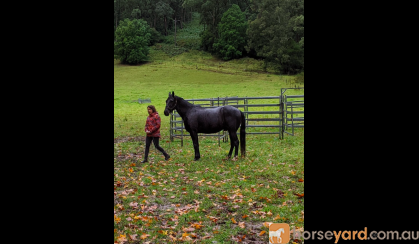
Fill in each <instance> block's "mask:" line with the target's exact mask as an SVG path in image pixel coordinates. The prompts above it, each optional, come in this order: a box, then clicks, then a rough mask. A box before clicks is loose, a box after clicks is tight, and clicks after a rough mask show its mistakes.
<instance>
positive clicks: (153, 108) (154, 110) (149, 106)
mask: <svg viewBox="0 0 419 244" xmlns="http://www.w3.org/2000/svg"><path fill="white" fill-rule="evenodd" d="M147 108H151V110H152V111H153V113H155V112H156V107H154V106H153V105H148V106H147Z"/></svg>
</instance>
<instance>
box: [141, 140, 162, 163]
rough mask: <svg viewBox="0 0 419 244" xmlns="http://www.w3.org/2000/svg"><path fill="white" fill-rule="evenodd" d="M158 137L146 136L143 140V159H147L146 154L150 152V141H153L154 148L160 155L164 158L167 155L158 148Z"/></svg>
mask: <svg viewBox="0 0 419 244" xmlns="http://www.w3.org/2000/svg"><path fill="white" fill-rule="evenodd" d="M159 139H160V138H159V137H149V136H147V137H146V139H145V155H144V158H145V159H147V158H148V152H149V150H150V144H151V141H153V143H154V146H155V147H156V148H157V150H159V151H160V152H161V153H163V155H164V156H166V155H167V153H166V152H165V151H164V150H163V148H162V147H160V146H159Z"/></svg>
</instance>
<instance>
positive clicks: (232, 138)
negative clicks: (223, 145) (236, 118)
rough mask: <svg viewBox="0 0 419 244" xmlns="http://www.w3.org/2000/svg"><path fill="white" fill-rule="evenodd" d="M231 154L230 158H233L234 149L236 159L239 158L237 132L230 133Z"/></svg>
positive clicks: (229, 154)
mask: <svg viewBox="0 0 419 244" xmlns="http://www.w3.org/2000/svg"><path fill="white" fill-rule="evenodd" d="M229 134H230V152H229V153H228V157H229V158H230V157H231V154H232V153H233V148H235V150H234V157H237V155H238V154H239V139H238V138H237V134H236V132H235V131H232V132H230V131H229Z"/></svg>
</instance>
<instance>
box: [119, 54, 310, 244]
mask: <svg viewBox="0 0 419 244" xmlns="http://www.w3.org/2000/svg"><path fill="white" fill-rule="evenodd" d="M150 57H151V60H152V61H151V62H148V63H145V64H142V65H136V66H128V65H121V64H120V63H119V61H117V60H114V137H115V140H114V142H115V143H114V158H115V160H114V193H115V195H114V211H115V214H114V219H115V221H114V229H115V231H114V232H115V233H114V236H115V241H117V240H118V238H120V239H119V240H123V238H124V236H125V238H126V239H127V240H128V243H138V241H131V239H130V236H129V235H136V236H135V238H136V239H138V240H139V241H140V243H143V242H147V241H149V242H150V243H169V242H172V241H174V240H176V242H177V243H180V242H183V241H184V242H187V240H188V239H189V238H190V239H191V240H192V241H193V240H197V242H198V243H213V241H217V242H218V243H235V242H238V241H239V240H240V238H241V240H242V241H263V242H266V243H268V228H267V227H266V226H264V225H263V223H265V222H274V223H288V224H290V226H291V229H292V228H293V227H296V228H303V227H304V221H303V220H304V214H303V211H304V197H303V198H299V197H297V196H296V195H295V194H303V193H304V182H299V181H298V180H299V179H302V180H304V129H297V130H296V135H295V136H289V135H285V138H284V139H283V140H280V139H279V138H278V135H248V136H247V141H246V143H247V156H246V158H240V157H239V158H238V159H237V160H229V159H226V155H227V153H228V150H229V148H230V146H229V143H224V142H221V146H220V147H219V146H218V141H217V140H216V139H215V138H210V137H200V153H201V159H200V160H199V161H196V162H195V161H193V158H194V150H193V146H192V143H191V140H190V139H189V138H185V140H184V146H183V147H181V146H180V143H179V142H178V140H177V141H175V142H170V140H169V117H166V116H164V114H163V111H164V108H165V101H166V98H167V96H168V93H169V92H171V91H174V92H175V94H176V95H178V96H180V97H183V98H185V99H191V98H210V97H226V96H229V97H230V96H239V97H245V96H247V97H252V96H279V95H280V92H281V88H285V87H294V86H295V83H294V79H295V77H293V76H280V75H277V74H274V73H271V72H269V73H267V72H263V70H262V66H261V65H260V63H259V61H256V60H253V59H249V58H245V59H241V60H233V61H228V62H224V61H221V60H218V59H216V58H214V57H212V56H211V55H208V54H206V53H204V52H200V51H190V52H185V53H182V54H180V55H178V56H174V57H170V56H169V55H167V54H166V53H164V52H163V51H162V50H159V49H158V48H152V49H151V53H150ZM287 94H304V91H303V90H302V89H300V90H289V91H287ZM138 98H150V99H151V104H153V105H155V106H156V109H157V111H158V112H159V113H160V115H161V118H162V126H161V134H162V137H161V139H160V145H161V146H162V147H163V148H164V149H165V150H166V151H167V152H168V153H169V154H170V155H171V159H170V160H169V161H167V162H166V161H164V157H163V155H161V154H160V152H158V151H156V150H155V149H154V146H151V148H150V155H149V161H150V163H147V164H144V165H141V164H139V161H141V160H142V157H143V154H144V136H145V133H144V125H145V121H146V117H147V109H146V108H147V105H149V104H150V103H146V104H139V103H138V102H136V100H137V99H138ZM260 109H263V108H260ZM265 109H266V108H265ZM264 130H267V131H269V130H270V129H267V128H265V129H264ZM280 192H283V193H284V195H281V194H278V193H280ZM130 204H131V205H130ZM135 204H137V207H133V206H135ZM278 216H279V217H278ZM233 222H236V223H233ZM243 224H244V225H243ZM242 227H243V228H242ZM262 231H266V232H265V233H264V234H262V235H259V234H260V233H261V232H262ZM141 236H143V238H144V239H141ZM243 237H244V239H243Z"/></svg>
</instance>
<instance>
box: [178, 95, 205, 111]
mask: <svg viewBox="0 0 419 244" xmlns="http://www.w3.org/2000/svg"><path fill="white" fill-rule="evenodd" d="M175 98H176V100H177V101H178V103H184V104H185V105H190V106H194V107H199V108H201V105H195V104H192V103H190V102H188V101H186V100H185V99H183V97H179V96H176V95H175Z"/></svg>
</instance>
